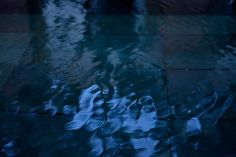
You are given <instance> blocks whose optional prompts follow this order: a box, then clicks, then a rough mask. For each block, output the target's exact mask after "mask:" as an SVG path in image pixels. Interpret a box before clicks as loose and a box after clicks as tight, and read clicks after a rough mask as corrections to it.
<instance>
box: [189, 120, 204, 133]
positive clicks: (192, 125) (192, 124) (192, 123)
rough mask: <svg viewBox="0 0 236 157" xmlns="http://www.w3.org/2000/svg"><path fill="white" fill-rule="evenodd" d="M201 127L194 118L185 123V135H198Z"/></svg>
mask: <svg viewBox="0 0 236 157" xmlns="http://www.w3.org/2000/svg"><path fill="white" fill-rule="evenodd" d="M201 130H202V127H201V123H200V121H199V120H198V118H196V117H194V118H192V119H190V120H188V121H187V123H186V133H188V134H192V135H194V134H199V133H201Z"/></svg>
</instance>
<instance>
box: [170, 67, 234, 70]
mask: <svg viewBox="0 0 236 157" xmlns="http://www.w3.org/2000/svg"><path fill="white" fill-rule="evenodd" d="M167 70H173V71H231V70H236V67H235V68H172V67H167Z"/></svg>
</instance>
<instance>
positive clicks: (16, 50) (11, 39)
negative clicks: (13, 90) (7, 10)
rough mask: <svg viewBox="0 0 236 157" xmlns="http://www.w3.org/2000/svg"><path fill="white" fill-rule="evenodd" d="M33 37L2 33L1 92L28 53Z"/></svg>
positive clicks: (0, 60)
mask: <svg viewBox="0 0 236 157" xmlns="http://www.w3.org/2000/svg"><path fill="white" fill-rule="evenodd" d="M30 41H31V37H30V35H29V34H22V33H19V34H18V33H0V49H1V50H0V65H1V67H0V80H1V81H0V82H1V83H0V91H1V90H2V87H3V85H4V84H5V83H6V81H7V80H8V79H9V77H10V76H11V73H12V71H13V69H14V67H15V66H16V65H17V64H18V63H19V61H20V59H21V58H22V56H23V54H24V52H25V51H26V49H27V47H28V45H29V43H30Z"/></svg>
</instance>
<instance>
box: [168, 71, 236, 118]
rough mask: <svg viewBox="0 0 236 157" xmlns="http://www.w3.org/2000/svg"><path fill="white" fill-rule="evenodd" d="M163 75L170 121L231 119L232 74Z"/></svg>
mask: <svg viewBox="0 0 236 157" xmlns="http://www.w3.org/2000/svg"><path fill="white" fill-rule="evenodd" d="M167 75H168V95H169V98H168V99H169V103H170V105H171V106H173V116H174V117H179V118H190V117H198V118H200V119H211V120H215V121H217V120H218V119H222V118H223V119H224V118H226V119H231V118H235V76H236V75H235V70H228V71H223V70H222V71H220V70H211V71H208V70H207V71H183V70H169V71H168V74H167ZM180 91H181V92H180ZM233 113H234V114H233Z"/></svg>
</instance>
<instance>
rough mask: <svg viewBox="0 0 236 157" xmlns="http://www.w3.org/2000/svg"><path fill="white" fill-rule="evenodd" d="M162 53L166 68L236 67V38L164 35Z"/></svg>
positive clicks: (225, 36)
mask: <svg viewBox="0 0 236 157" xmlns="http://www.w3.org/2000/svg"><path fill="white" fill-rule="evenodd" d="M162 40H163V51H164V52H163V53H164V57H165V62H166V64H167V66H168V68H173V69H236V64H235V61H236V58H235V55H234V54H235V52H236V46H235V44H233V43H234V42H235V41H236V39H235V38H233V37H232V39H228V36H227V35H187V36H186V35H165V36H163V38H162Z"/></svg>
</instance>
